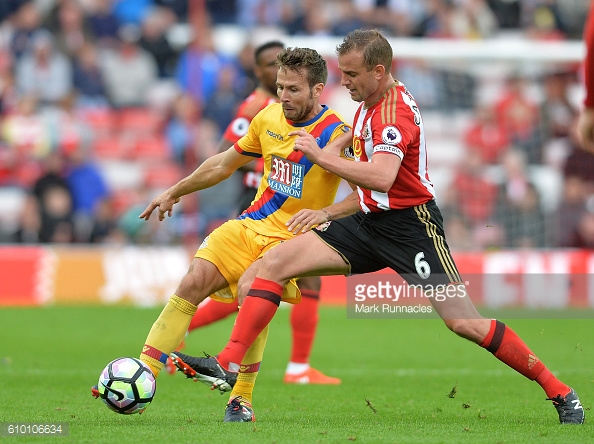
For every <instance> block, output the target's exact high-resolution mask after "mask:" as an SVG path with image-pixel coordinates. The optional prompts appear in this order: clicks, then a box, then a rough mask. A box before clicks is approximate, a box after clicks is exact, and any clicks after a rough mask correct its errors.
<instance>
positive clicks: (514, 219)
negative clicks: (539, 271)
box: [497, 150, 548, 248]
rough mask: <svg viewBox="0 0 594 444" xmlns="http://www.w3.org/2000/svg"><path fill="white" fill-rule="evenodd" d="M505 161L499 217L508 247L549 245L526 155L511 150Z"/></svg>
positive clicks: (543, 217) (503, 162) (498, 206)
mask: <svg viewBox="0 0 594 444" xmlns="http://www.w3.org/2000/svg"><path fill="white" fill-rule="evenodd" d="M502 164H503V168H504V172H505V177H504V181H503V183H502V185H501V186H500V189H499V200H498V203H497V219H498V221H499V223H500V225H501V226H502V227H503V229H504V233H505V244H504V247H509V248H542V247H545V246H546V238H547V231H548V230H547V228H548V227H547V226H546V224H545V216H544V213H543V211H542V207H541V203H540V196H539V194H538V191H537V189H536V187H535V186H534V184H533V183H532V182H531V181H530V179H529V178H528V174H527V171H526V160H525V155H524V154H523V153H521V152H519V151H515V150H510V151H508V152H507V153H506V154H505V156H504V157H503V159H502Z"/></svg>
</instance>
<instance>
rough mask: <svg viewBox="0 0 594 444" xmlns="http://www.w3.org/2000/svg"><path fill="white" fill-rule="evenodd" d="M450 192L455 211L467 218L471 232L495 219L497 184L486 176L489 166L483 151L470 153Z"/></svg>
mask: <svg viewBox="0 0 594 444" xmlns="http://www.w3.org/2000/svg"><path fill="white" fill-rule="evenodd" d="M447 193H448V197H447V200H448V202H449V205H450V206H451V207H453V208H452V210H453V212H454V213H457V214H459V215H461V216H462V217H463V219H464V221H465V223H466V224H467V226H468V227H469V228H470V230H471V232H474V230H475V229H480V228H482V227H484V226H485V225H489V224H490V223H491V222H492V216H493V211H494V209H495V203H496V200H497V186H496V185H495V184H493V183H491V182H489V181H487V180H486V179H485V165H484V163H483V161H482V158H481V155H480V153H479V152H476V151H469V152H468V153H467V154H466V156H465V157H464V159H463V160H462V163H461V164H460V166H459V167H458V169H457V170H456V172H455V174H454V178H453V179H452V184H451V187H450V188H449V189H448V191H447Z"/></svg>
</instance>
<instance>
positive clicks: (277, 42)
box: [254, 40, 285, 63]
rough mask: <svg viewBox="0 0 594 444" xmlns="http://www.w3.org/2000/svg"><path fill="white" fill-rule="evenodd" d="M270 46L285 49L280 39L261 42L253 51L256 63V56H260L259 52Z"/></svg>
mask: <svg viewBox="0 0 594 444" xmlns="http://www.w3.org/2000/svg"><path fill="white" fill-rule="evenodd" d="M270 48H280V49H285V44H284V43H283V42H281V41H280V40H272V41H270V42H266V43H263V44H261V45H260V46H258V47H257V48H256V50H255V51H254V58H255V59H256V63H258V58H259V57H260V54H262V53H263V52H264V51H266V50H267V49H270Z"/></svg>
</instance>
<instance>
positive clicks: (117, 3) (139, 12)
mask: <svg viewBox="0 0 594 444" xmlns="http://www.w3.org/2000/svg"><path fill="white" fill-rule="evenodd" d="M112 1H113V13H114V15H115V16H116V17H117V18H118V20H119V21H120V23H122V24H132V25H137V26H140V23H141V22H142V20H143V19H144V17H146V15H147V14H148V13H149V11H150V10H151V9H152V6H153V4H154V1H153V0H112Z"/></svg>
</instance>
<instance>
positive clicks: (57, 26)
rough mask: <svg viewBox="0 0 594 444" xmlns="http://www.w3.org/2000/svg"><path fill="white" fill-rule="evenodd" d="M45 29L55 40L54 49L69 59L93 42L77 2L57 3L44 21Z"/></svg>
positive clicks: (82, 11) (73, 0) (66, 0)
mask: <svg viewBox="0 0 594 444" xmlns="http://www.w3.org/2000/svg"><path fill="white" fill-rule="evenodd" d="M46 27H47V29H48V30H49V31H50V32H51V33H52V34H53V35H54V37H55V39H56V48H57V49H58V50H59V51H60V52H62V53H63V54H65V55H67V56H69V57H70V58H71V59H72V58H74V57H75V56H76V54H78V52H79V51H80V50H81V48H83V46H85V44H87V43H89V42H92V41H93V40H94V36H93V33H92V31H91V28H90V26H89V23H88V21H87V19H86V17H85V11H84V10H83V8H82V6H81V5H80V3H79V2H78V0H61V1H60V2H57V3H56V4H55V6H54V8H53V9H52V11H51V12H50V14H49V16H48V18H47V19H46Z"/></svg>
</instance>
